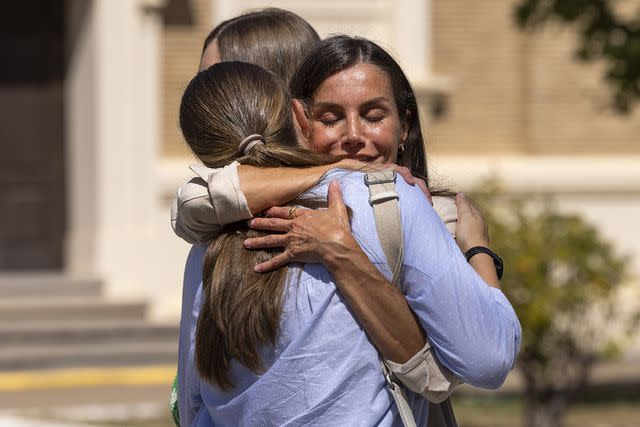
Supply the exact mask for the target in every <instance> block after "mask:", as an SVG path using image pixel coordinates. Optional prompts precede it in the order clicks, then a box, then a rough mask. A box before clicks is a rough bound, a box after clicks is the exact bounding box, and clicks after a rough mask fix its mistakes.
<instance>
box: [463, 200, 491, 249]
mask: <svg viewBox="0 0 640 427" xmlns="http://www.w3.org/2000/svg"><path fill="white" fill-rule="evenodd" d="M456 206H457V207H458V224H457V225H456V242H457V243H458V246H459V247H460V250H462V252H463V253H464V252H466V251H468V250H469V249H471V248H472V247H474V246H487V247H488V246H489V230H488V229H487V224H486V223H485V221H484V218H483V216H482V212H480V210H479V209H478V207H477V206H476V205H475V204H474V203H473V202H472V201H471V200H469V199H468V198H467V197H466V196H465V195H464V193H458V194H456Z"/></svg>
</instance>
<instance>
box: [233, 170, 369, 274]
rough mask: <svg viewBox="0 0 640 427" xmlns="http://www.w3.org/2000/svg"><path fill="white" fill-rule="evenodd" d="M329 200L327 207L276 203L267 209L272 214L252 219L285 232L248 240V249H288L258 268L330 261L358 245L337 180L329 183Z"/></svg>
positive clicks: (265, 227)
mask: <svg viewBox="0 0 640 427" xmlns="http://www.w3.org/2000/svg"><path fill="white" fill-rule="evenodd" d="M327 202H328V208H327V209H323V210H311V209H300V208H296V209H293V208H291V207H273V208H270V209H268V210H267V211H266V214H267V216H268V218H254V219H251V220H249V221H248V224H249V227H250V228H252V229H255V230H264V231H275V232H280V233H284V234H271V235H268V236H264V237H254V238H251V239H246V240H245V241H244V246H245V247H246V248H247V249H264V248H283V249H284V251H283V252H282V253H280V254H278V255H276V256H274V257H273V258H271V259H270V260H269V261H266V262H263V263H260V264H258V265H256V266H255V271H256V272H259V273H263V272H267V271H271V270H274V269H276V268H279V267H281V266H283V265H285V264H288V263H290V262H309V263H322V264H325V265H328V264H330V263H333V262H335V260H336V259H338V258H340V257H342V256H344V254H345V253H348V252H349V251H350V250H352V248H354V247H356V246H357V245H358V243H357V242H356V241H355V239H354V238H353V235H352V234H351V225H350V224H349V215H348V212H347V207H346V206H345V204H344V201H343V199H342V192H341V190H340V186H339V184H338V182H337V181H333V182H331V183H330V184H329V191H328V194H327ZM354 245H355V246H354Z"/></svg>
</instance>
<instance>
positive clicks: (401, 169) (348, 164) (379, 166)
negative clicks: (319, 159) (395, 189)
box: [336, 159, 433, 205]
mask: <svg viewBox="0 0 640 427" xmlns="http://www.w3.org/2000/svg"><path fill="white" fill-rule="evenodd" d="M336 166H338V167H341V168H344V169H351V170H358V171H361V172H364V173H367V172H375V171H379V170H386V169H393V170H394V171H396V173H397V174H398V175H400V176H401V177H402V178H403V179H404V180H405V182H406V183H407V184H409V185H411V186H413V185H417V186H418V187H419V188H420V190H422V192H423V193H424V195H425V197H426V198H427V200H429V203H430V204H431V205H433V201H432V200H431V192H430V191H429V188H428V187H427V183H426V182H425V180H424V179H422V178H418V177H415V176H413V174H412V173H411V171H410V170H409V168H408V167H406V166H400V165H396V164H395V163H365V162H361V161H358V160H355V159H342V160H340V161H339V162H338V163H336Z"/></svg>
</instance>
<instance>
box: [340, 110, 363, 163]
mask: <svg viewBox="0 0 640 427" xmlns="http://www.w3.org/2000/svg"><path fill="white" fill-rule="evenodd" d="M364 146H365V138H364V133H363V129H362V123H361V122H360V117H359V115H358V116H350V117H347V120H346V129H345V133H344V136H343V139H342V148H343V150H344V151H346V152H347V153H349V154H355V153H357V152H358V151H360V150H361V149H362V148H363V147H364Z"/></svg>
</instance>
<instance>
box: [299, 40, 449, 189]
mask: <svg viewBox="0 0 640 427" xmlns="http://www.w3.org/2000/svg"><path fill="white" fill-rule="evenodd" d="M361 63H366V64H372V65H375V66H376V67H378V68H380V70H382V71H383V72H384V73H385V75H386V76H387V77H388V78H389V81H390V83H391V89H392V91H393V96H394V100H395V103H396V107H397V109H398V114H399V115H400V120H402V118H403V117H404V115H405V112H407V113H408V114H407V117H406V120H407V121H408V125H409V132H408V136H407V141H406V143H405V150H404V152H403V153H398V160H397V163H398V164H399V165H402V166H406V167H407V168H409V170H410V171H411V173H412V174H413V175H414V176H417V177H420V178H423V179H424V180H425V181H426V182H427V183H429V179H428V177H429V174H428V170H427V158H426V152H425V143H424V138H423V137H422V129H421V126H420V116H419V114H418V105H417V102H416V95H415V92H414V90H413V88H412V87H411V84H410V83H409V80H408V79H407V77H406V76H405V74H404V72H403V71H402V68H400V65H399V64H398V63H397V62H396V60H395V59H393V57H392V56H391V55H389V54H388V53H387V52H386V51H385V50H384V49H383V48H382V47H380V46H379V45H377V44H376V43H374V42H372V41H370V40H367V39H365V38H361V37H351V36H346V35H337V36H333V37H329V38H326V39H325V40H322V41H320V42H319V43H318V44H316V46H315V48H314V49H313V50H312V51H311V52H310V53H309V55H307V57H306V58H305V60H304V61H302V63H301V64H300V66H299V67H298V69H297V71H296V73H295V74H294V76H293V78H292V79H291V83H290V88H291V95H292V96H293V97H294V98H297V99H299V100H300V101H302V102H303V103H304V104H306V105H307V106H311V105H312V104H313V98H314V96H315V93H316V91H317V90H318V87H320V85H321V84H322V83H323V82H324V81H325V80H326V79H328V78H329V77H331V76H333V75H334V74H337V73H339V72H341V71H344V70H346V69H348V68H351V67H353V66H355V65H357V64H361ZM432 194H449V192H448V191H438V190H435V191H434V190H433V189H432Z"/></svg>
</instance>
